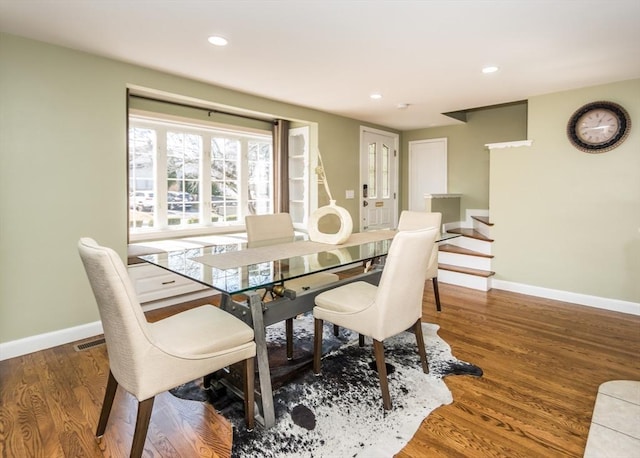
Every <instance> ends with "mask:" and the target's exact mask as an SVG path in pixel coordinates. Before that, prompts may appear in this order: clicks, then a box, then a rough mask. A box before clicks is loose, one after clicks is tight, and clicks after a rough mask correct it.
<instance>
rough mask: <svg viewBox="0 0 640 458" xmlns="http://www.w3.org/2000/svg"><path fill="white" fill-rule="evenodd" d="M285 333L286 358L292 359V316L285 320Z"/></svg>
mask: <svg viewBox="0 0 640 458" xmlns="http://www.w3.org/2000/svg"><path fill="white" fill-rule="evenodd" d="M284 323H285V334H286V335H287V359H288V360H289V361H291V360H292V359H293V318H287V319H286V320H285V322H284Z"/></svg>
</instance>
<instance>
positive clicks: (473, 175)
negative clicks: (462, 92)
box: [400, 103, 527, 219]
mask: <svg viewBox="0 0 640 458" xmlns="http://www.w3.org/2000/svg"><path fill="white" fill-rule="evenodd" d="M432 138H447V163H448V164H447V168H448V176H447V181H448V188H449V189H448V192H449V193H451V194H462V198H461V199H460V213H461V215H460V218H461V219H464V216H465V210H467V209H488V208H489V152H488V151H487V149H486V148H485V146H484V145H486V144H487V143H497V142H506V141H514V140H524V139H526V138H527V105H526V103H520V104H514V105H505V106H501V107H494V108H487V109H483V110H476V111H472V112H470V113H469V114H468V116H467V122H466V123H464V124H460V125H451V126H444V127H432V128H426V129H418V130H411V131H406V132H403V134H402V178H401V180H400V181H401V183H402V208H408V207H409V197H408V196H409V188H408V186H409V169H408V157H409V142H410V141H417V140H428V139H432Z"/></svg>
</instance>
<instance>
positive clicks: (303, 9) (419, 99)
mask: <svg viewBox="0 0 640 458" xmlns="http://www.w3.org/2000/svg"><path fill="white" fill-rule="evenodd" d="M0 30H2V31H4V32H7V33H11V34H15V35H21V36H25V37H29V38H33V39H36V40H41V41H45V42H49V43H54V44H57V45H61V46H66V47H70V48H75V49H79V50H83V51H87V52H90V53H94V54H98V55H102V56H106V57H111V58H114V59H118V60H122V61H126V62H133V63H136V64H139V65H142V66H146V67H150V68H154V69H158V70H162V71H164V72H168V73H173V74H176V75H181V76H186V77H189V78H193V79H196V80H200V81H205V82H209V83H212V84H215V85H219V86H223V87H227V88H232V89H236V90H239V91H242V92H248V93H251V94H256V95H260V96H264V97H268V98H271V99H276V100H280V101H284V102H289V103H294V104H298V105H303V106H307V107H311V108H316V109H319V110H323V111H327V112H331V113H336V114H340V115H344V116H348V117H351V118H356V119H360V120H366V121H370V122H372V123H377V124H381V125H385V126H388V127H393V128H397V129H401V130H406V129H414V128H421V127H429V126H436V125H444V124H452V123H455V121H453V120H452V119H451V118H449V117H446V116H443V115H442V114H441V113H444V112H451V111H458V110H464V109H469V108H477V107H482V106H488V105H495V104H501V103H508V102H513V101H518V100H523V99H527V98H529V97H531V96H535V95H540V94H545V93H551V92H556V91H564V90H568V89H573V88H579V87H586V86H592V85H597V84H604V83H609V82H615V81H622V80H626V79H632V78H638V77H640V1H638V0H598V1H592V0H549V1H547V0H502V1H500V0H494V1H485V0H470V1H456V0H448V1H447V0H443V1H435V0H431V1H430V0H422V1H421V0H412V1H402V0H395V1H393V0H387V1H382V0H368V1H355V0H342V1H339V0H323V1H314V0H280V1H269V0H262V1H260V0H229V1H206V0H199V1H198V0H182V1H176V0H173V1H169V0H163V1H159V0H156V1H152V0H144V1H143V0H0ZM213 34H219V35H223V36H224V37H226V38H227V39H228V40H229V42H230V43H229V46H227V47H225V48H218V47H214V46H212V45H210V44H209V43H208V42H207V37H209V36H210V35H213ZM488 64H492V65H497V66H499V67H500V70H499V71H498V72H497V73H494V74H491V75H484V74H482V73H481V68H482V67H483V66H485V65H488ZM374 91H378V92H380V93H382V94H383V96H384V97H383V98H382V99H381V100H376V101H374V100H371V99H370V98H369V94H370V93H372V92H374ZM399 103H407V104H409V107H408V108H407V109H404V110H400V109H398V108H397V105H398V104H399Z"/></svg>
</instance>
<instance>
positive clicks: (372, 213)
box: [359, 127, 399, 232]
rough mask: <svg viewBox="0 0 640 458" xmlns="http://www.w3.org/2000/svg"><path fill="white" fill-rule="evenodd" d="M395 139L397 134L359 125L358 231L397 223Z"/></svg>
mask: <svg viewBox="0 0 640 458" xmlns="http://www.w3.org/2000/svg"><path fill="white" fill-rule="evenodd" d="M398 143H399V136H398V135H397V134H394V133H391V132H385V131H382V130H378V129H373V128H369V127H361V128H360V225H359V226H360V232H364V231H372V230H377V229H392V228H395V227H396V225H397V221H398V205H397V202H398V200H397V199H398Z"/></svg>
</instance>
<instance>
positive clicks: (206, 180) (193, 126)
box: [127, 110, 273, 242]
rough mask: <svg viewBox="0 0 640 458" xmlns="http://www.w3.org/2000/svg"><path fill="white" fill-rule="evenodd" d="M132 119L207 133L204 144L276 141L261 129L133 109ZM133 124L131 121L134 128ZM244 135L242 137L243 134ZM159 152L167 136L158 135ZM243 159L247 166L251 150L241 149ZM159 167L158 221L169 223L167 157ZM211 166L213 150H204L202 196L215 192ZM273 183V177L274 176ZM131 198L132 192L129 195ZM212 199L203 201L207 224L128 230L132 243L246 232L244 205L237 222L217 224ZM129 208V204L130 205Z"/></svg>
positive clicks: (243, 192) (244, 194)
mask: <svg viewBox="0 0 640 458" xmlns="http://www.w3.org/2000/svg"><path fill="white" fill-rule="evenodd" d="M129 119H130V120H131V119H133V120H135V125H136V126H140V127H149V128H152V129H155V130H157V129H158V126H162V125H165V126H166V127H167V128H170V127H175V126H176V125H178V126H180V127H181V128H184V129H185V130H193V131H197V132H198V133H200V134H202V133H204V132H206V136H205V137H204V138H203V144H204V145H206V144H207V142H209V143H210V141H211V138H212V137H213V136H214V135H215V134H216V133H220V134H223V135H225V136H227V137H237V138H238V139H239V140H240V141H241V143H243V146H245V147H246V145H247V142H248V141H249V139H251V138H254V139H257V140H265V139H270V140H271V139H272V134H271V133H270V132H269V133H267V132H266V131H263V130H259V129H251V128H245V127H241V126H237V127H235V126H234V127H233V128H231V127H229V126H225V125H220V124H217V123H213V122H206V121H191V120H185V119H184V118H180V117H176V116H172V115H164V114H159V113H149V112H145V111H142V110H130V111H129ZM131 124H132V123H131V122H130V125H131ZM240 132H241V134H239V133H240ZM156 147H157V150H158V151H161V148H162V151H165V152H166V136H158V138H157V146H156ZM241 151H242V154H243V156H244V157H243V158H242V162H243V163H245V164H246V163H247V160H248V158H247V157H246V153H247V148H244V149H241ZM156 160H157V165H156V169H155V176H154V181H155V183H156V190H155V191H156V193H157V199H158V202H157V203H158V207H159V209H158V213H157V217H156V220H158V221H166V220H167V180H166V176H165V175H164V173H163V172H161V171H163V170H166V166H167V164H166V154H158V155H157V158H156ZM210 163H211V149H210V148H206V147H205V148H203V155H202V160H201V162H200V164H201V165H200V191H201V192H200V194H201V195H207V196H208V191H207V192H206V193H203V190H204V189H211V174H210V173H209V169H208V164H210ZM245 172H246V171H245V168H244V167H241V169H240V170H239V171H238V174H239V176H238V180H239V182H240V189H239V196H238V197H239V199H240V200H239V201H240V202H247V201H248V191H247V189H246V188H247V184H248V176H247V174H246V173H245ZM272 180H273V177H272ZM128 187H129V182H128V180H127V189H128ZM127 195H128V193H127ZM210 197H211V196H209V198H208V199H207V200H206V201H203V202H202V205H203V209H202V212H201V213H200V216H201V218H202V221H207V222H208V223H203V224H199V225H194V226H192V227H184V226H181V227H174V226H169V225H164V226H154V227H153V228H152V229H147V230H144V229H143V230H138V231H136V232H131V230H130V229H131V228H130V227H127V231H129V241H130V242H141V241H149V240H158V239H167V238H175V237H188V236H197V235H208V234H224V233H231V232H243V231H245V224H244V217H243V214H242V213H241V208H240V205H239V206H238V219H237V220H236V221H233V222H231V221H227V222H225V223H216V224H215V225H214V224H213V223H211V222H210V221H211V199H210ZM127 208H129V205H128V204H127Z"/></svg>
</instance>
